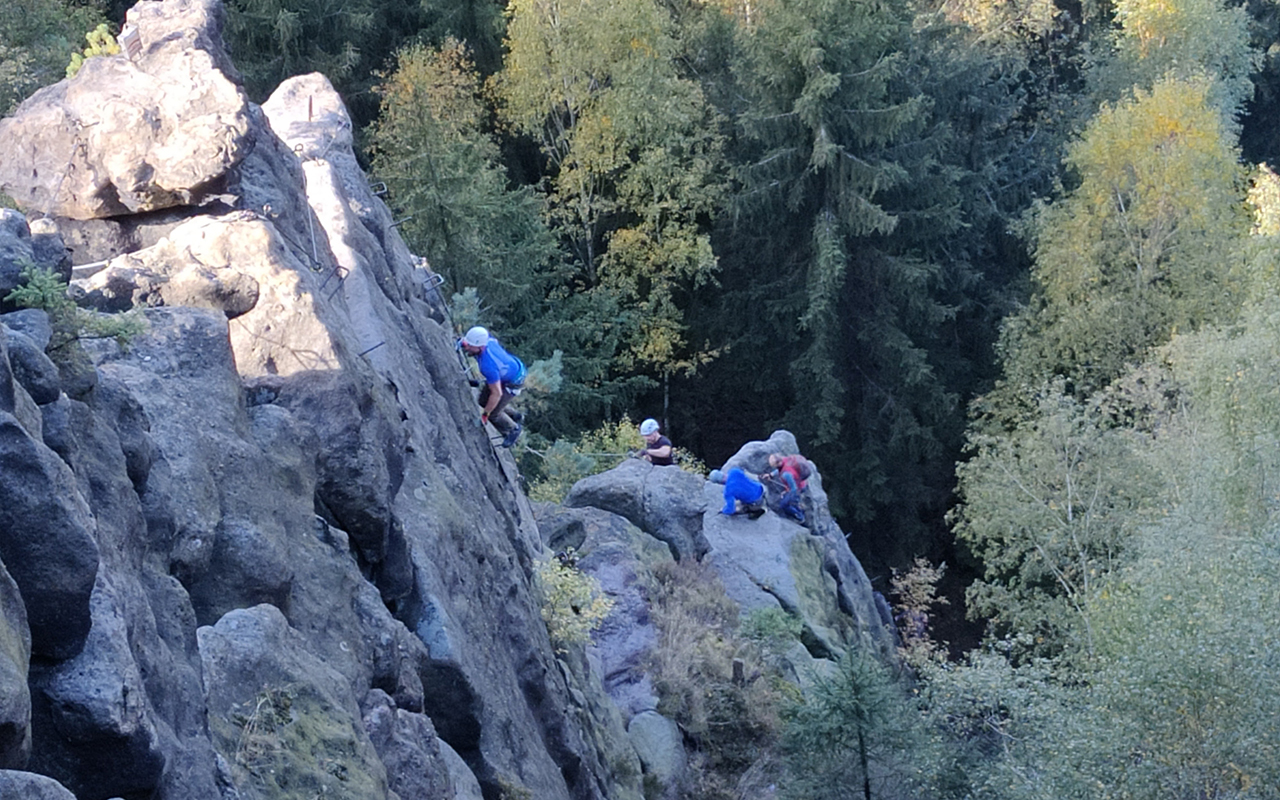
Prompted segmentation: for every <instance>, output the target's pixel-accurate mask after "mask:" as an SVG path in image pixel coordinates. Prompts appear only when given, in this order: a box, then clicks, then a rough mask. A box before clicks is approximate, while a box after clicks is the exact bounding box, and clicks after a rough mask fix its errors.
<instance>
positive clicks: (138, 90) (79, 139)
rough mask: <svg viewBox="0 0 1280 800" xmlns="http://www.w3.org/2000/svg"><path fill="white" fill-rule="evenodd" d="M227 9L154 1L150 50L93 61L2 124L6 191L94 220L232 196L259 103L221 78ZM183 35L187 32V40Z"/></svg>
mask: <svg viewBox="0 0 1280 800" xmlns="http://www.w3.org/2000/svg"><path fill="white" fill-rule="evenodd" d="M221 13H222V6H221V3H219V2H216V0H183V2H178V1H177V0H168V1H167V2H164V3H159V2H144V3H141V4H139V5H138V6H136V7H135V8H134V9H133V10H132V11H131V12H130V13H129V15H128V17H127V19H128V20H129V21H133V22H135V25H136V26H137V27H138V29H139V31H140V33H141V36H142V44H143V48H144V52H143V54H142V55H141V56H140V57H139V58H137V59H136V60H131V59H130V58H129V57H128V56H127V55H125V54H120V55H116V56H100V57H96V58H90V59H87V60H86V61H85V62H84V65H83V66H82V67H81V68H80V71H79V73H78V74H77V75H76V76H75V77H74V78H69V79H65V80H62V81H60V82H58V83H56V84H54V85H53V86H48V87H46V88H44V89H41V90H40V91H38V92H36V93H35V94H34V95H32V96H31V97H29V98H28V99H27V100H26V101H25V102H24V103H22V105H20V106H19V107H18V109H17V110H16V111H15V112H14V114H13V115H12V116H10V117H8V118H6V119H4V120H0V149H2V150H3V151H4V152H6V153H8V154H9V157H7V158H5V159H4V160H3V161H0V190H3V191H4V192H5V193H6V194H8V195H9V196H10V197H12V198H14V200H16V201H17V202H18V203H19V204H20V205H21V206H22V207H23V208H26V209H28V210H31V211H38V212H40V213H43V214H46V215H52V216H60V217H71V218H75V219H91V218H96V217H111V216H117V215H120V214H127V213H137V212H141V211H149V210H154V209H159V208H167V207H171V206H179V205H199V204H201V203H202V202H205V201H206V200H208V199H210V198H211V197H213V196H216V195H220V193H221V191H222V187H223V184H224V183H225V179H226V176H227V173H228V172H229V170H230V169H231V168H232V167H233V166H235V165H236V164H237V163H238V162H239V161H240V160H242V159H243V158H244V156H245V154H246V152H247V151H248V150H249V149H250V148H251V146H252V140H251V138H250V137H249V130H250V127H249V117H248V113H247V107H248V102H247V100H246V98H245V96H244V93H243V91H242V90H241V89H240V87H239V86H238V85H236V83H234V82H233V81H232V80H231V79H229V78H228V76H227V74H226V73H225V72H224V71H223V70H222V69H220V67H222V66H223V65H224V64H225V62H226V57H225V55H224V54H223V51H222V46H221V41H220V22H219V21H220V19H221ZM174 33H176V34H177V35H176V36H175V35H174Z"/></svg>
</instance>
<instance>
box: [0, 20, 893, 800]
mask: <svg viewBox="0 0 1280 800" xmlns="http://www.w3.org/2000/svg"><path fill="white" fill-rule="evenodd" d="M220 13H221V11H220V6H219V5H218V3H217V2H216V0H163V2H150V1H149V2H143V3H140V4H139V5H138V6H136V7H135V8H133V9H132V10H131V11H130V12H129V16H128V19H129V21H130V22H131V23H132V24H134V25H135V26H136V27H137V29H138V30H139V32H140V34H141V41H142V50H141V52H140V53H139V54H136V55H135V56H133V57H130V56H129V55H128V54H121V55H119V56H105V57H96V58H91V59H89V60H88V61H87V62H86V64H85V66H84V67H83V68H82V69H81V71H80V73H79V75H77V76H76V77H75V78H72V79H69V80H66V81H63V82H61V83H59V84H57V85H55V86H53V87H49V88H48V89H46V90H42V92H40V93H38V94H37V95H36V96H34V97H33V98H32V99H31V100H29V101H28V102H27V103H25V104H23V105H22V106H21V107H20V108H19V109H18V110H17V111H16V112H15V114H14V116H12V117H10V118H9V119H6V120H4V121H3V122H0V147H3V148H4V149H5V152H6V153H11V154H14V156H13V158H11V159H9V158H7V159H6V160H5V161H4V166H3V168H0V189H3V191H4V192H5V193H7V194H9V195H11V196H12V197H13V198H14V199H15V200H16V201H17V202H18V203H19V204H20V205H21V206H22V210H23V211H24V212H25V214H26V216H25V217H23V216H22V215H19V214H15V213H13V212H0V290H3V293H4V294H7V293H8V291H9V290H10V289H12V288H13V287H14V286H16V285H18V281H19V274H20V271H21V267H22V266H25V265H28V264H31V263H34V264H36V265H40V266H46V267H49V268H52V269H55V270H60V271H61V272H62V273H63V274H66V273H67V272H68V271H69V270H68V266H69V262H70V263H74V265H75V266H74V269H73V270H70V271H71V274H72V276H73V278H74V281H73V284H74V286H73V290H74V291H73V294H74V296H75V297H76V298H77V299H78V300H79V301H80V302H81V304H82V305H85V306H89V307H95V308H98V309H100V310H103V311H110V312H112V313H116V312H120V311H124V310H126V309H136V311H135V312H134V313H136V314H137V315H138V316H140V317H141V318H142V319H143V321H144V322H145V329H144V331H143V332H142V333H140V334H137V335H134V336H133V337H132V338H131V339H130V340H129V341H128V342H127V343H126V344H123V345H122V344H121V343H119V342H117V341H115V340H113V339H110V338H107V339H100V340H91V339H87V338H82V339H80V340H79V341H72V342H71V343H70V344H64V343H63V342H64V341H65V340H66V339H67V338H68V337H69V336H72V335H74V334H75V330H73V328H74V326H75V324H76V323H75V322H74V320H69V319H68V318H67V317H66V316H65V315H63V316H59V315H58V314H56V313H55V314H53V315H46V313H45V312H43V311H39V310H16V309H14V308H12V307H11V306H6V307H4V308H3V309H0V311H4V312H6V313H3V314H0V565H2V566H0V795H2V796H6V797H7V796H8V793H10V792H17V794H16V795H15V796H23V797H50V798H53V797H59V798H64V797H67V796H68V795H67V792H68V791H69V792H71V793H73V794H74V796H75V797H76V798H79V800H108V799H109V798H114V797H129V798H132V797H150V798H156V800H231V798H242V799H244V798H257V797H263V798H265V797H297V798H307V799H308V800H309V799H310V798H313V797H316V796H321V797H348V798H353V799H354V798H359V800H392V798H399V800H409V798H415V799H418V798H420V799H421V800H435V799H436V798H439V799H440V800H446V799H448V800H453V799H454V798H466V799H467V800H475V798H480V797H483V798H487V799H488V800H495V798H498V797H500V796H507V797H515V796H530V797H534V798H538V800H562V799H563V800H570V799H572V800H597V799H599V800H603V799H604V798H608V799H609V800H640V798H641V797H642V796H643V786H644V781H645V778H646V776H648V777H650V778H651V779H654V780H658V781H659V782H660V783H663V784H664V785H667V786H671V785H674V784H675V783H676V782H677V781H678V780H679V777H678V776H679V773H680V771H681V770H683V769H684V762H683V761H682V758H683V753H682V752H681V742H680V732H679V730H678V728H676V727H675V726H674V725H673V724H672V723H671V721H670V720H667V719H666V718H664V717H662V716H661V715H660V714H658V713H657V696H656V693H655V689H654V688H653V686H652V685H651V683H650V682H649V681H648V680H647V678H646V674H645V666H644V654H645V653H646V650H647V648H651V647H652V646H653V642H654V639H653V635H652V628H651V626H649V625H648V622H647V618H646V602H647V599H646V598H645V596H644V595H643V593H642V592H639V591H638V589H637V583H636V580H635V578H636V577H637V576H638V575H640V574H641V573H643V572H644V570H646V569H649V568H651V566H652V565H653V564H654V563H657V562H658V561H661V560H670V559H672V558H673V557H679V558H699V557H700V558H703V559H704V560H708V563H711V564H713V565H714V566H715V569H716V570H717V572H718V574H719V575H720V576H721V579H722V580H723V582H724V583H725V586H726V588H727V589H728V590H729V593H730V596H731V597H733V599H734V600H735V601H736V602H738V603H739V604H740V605H741V607H742V608H743V609H744V611H749V610H750V609H751V608H755V607H759V606H766V605H770V604H772V605H775V606H777V607H780V608H784V609H786V610H787V611H788V612H791V613H794V614H797V615H799V616H800V617H802V618H803V620H804V622H805V626H806V627H805V630H806V639H805V643H806V646H807V648H808V649H807V650H806V652H805V654H804V657H805V658H818V659H821V658H823V657H825V656H826V655H830V654H831V653H832V652H834V651H835V650H837V649H839V648H840V647H845V646H853V645H854V644H859V645H861V644H865V643H868V642H869V643H870V646H875V647H885V646H886V645H885V639H884V636H885V634H884V633H883V631H882V630H881V629H880V628H879V627H878V624H879V623H878V622H877V620H876V619H875V618H874V612H873V606H871V605H868V599H867V598H868V597H869V596H870V595H869V589H867V587H866V585H865V583H866V581H865V576H862V575H861V570H860V568H858V567H857V562H856V560H853V558H852V555H850V554H849V553H848V550H847V547H845V546H844V544H843V540H842V538H841V537H840V535H839V532H838V530H837V529H835V528H834V525H833V524H831V523H830V519H829V516H827V515H825V505H824V504H823V505H821V507H820V508H821V511H820V512H819V513H818V514H817V516H816V519H817V520H818V521H819V523H820V524H821V525H822V526H823V527H820V528H817V529H815V530H817V532H818V535H814V533H813V532H811V531H809V530H807V529H804V528H801V527H799V526H796V525H794V524H792V523H788V522H784V521H782V520H780V519H774V518H766V519H764V520H760V521H759V523H758V524H759V526H760V527H759V528H757V529H755V530H754V533H755V534H756V536H755V539H754V540H753V542H752V543H751V544H749V545H747V544H746V543H745V542H743V541H739V539H738V538H736V537H740V536H742V535H743V531H744V530H745V529H741V530H740V526H742V525H745V524H746V523H744V522H742V521H740V520H736V519H734V520H721V519H719V518H717V517H715V515H714V509H711V510H708V502H709V501H710V499H712V497H713V495H714V493H715V491H716V490H715V487H712V486H709V485H707V484H706V483H705V482H704V481H703V480H702V479H701V478H699V477H698V476H695V475H692V474H690V473H685V472H681V471H680V470H676V469H665V468H664V469H662V470H655V468H652V467H650V466H648V465H647V464H640V463H638V462H635V463H629V464H627V465H624V467H622V468H619V469H618V470H615V471H614V472H613V473H612V474H611V475H605V476H598V477H597V478H594V479H592V481H590V482H587V483H584V484H583V485H581V486H579V487H578V488H577V489H575V492H574V496H573V505H577V506H580V507H579V508H573V509H558V510H557V512H556V513H559V514H562V515H564V516H563V517H562V518H561V521H559V522H558V521H554V520H553V517H554V514H552V515H551V516H544V519H545V520H546V522H545V525H544V528H543V530H541V531H540V529H539V525H538V523H537V522H536V521H535V518H534V515H533V511H532V509H531V507H530V504H529V502H528V500H527V499H526V498H525V496H524V494H523V491H522V489H521V484H520V481H519V476H518V474H517V471H516V465H515V463H514V462H513V460H512V459H511V457H510V454H509V453H508V452H506V451H501V450H495V449H494V447H493V445H492V444H491V442H490V439H489V435H488V432H487V431H486V429H485V428H483V427H482V426H481V424H480V420H479V414H478V411H477V408H476V405H475V398H474V395H473V390H472V389H471V387H470V386H469V385H468V383H467V382H466V380H465V379H464V378H463V377H462V376H461V375H460V373H459V370H458V365H457V361H456V359H455V356H454V351H453V340H454V336H455V335H456V333H455V331H454V330H453V326H452V324H451V322H450V320H449V318H448V310H447V309H446V308H445V307H444V306H443V305H442V303H441V301H440V299H439V297H438V296H437V295H435V294H434V293H432V292H429V291H427V290H426V289H425V286H424V283H425V281H426V280H427V279H428V278H429V277H430V273H429V270H428V269H427V268H426V265H425V264H424V263H423V262H422V261H421V260H420V259H417V258H416V257H415V256H413V254H411V253H410V252H409V250H408V249H407V248H406V247H405V245H404V243H403V242H402V241H401V239H400V237H399V235H398V233H397V231H396V229H395V226H394V224H393V219H392V216H391V214H390V212H389V211H388V209H387V207H386V206H385V205H384V204H383V202H382V201H381V200H380V199H379V198H378V197H376V196H374V194H373V193H372V192H371V191H370V189H369V186H368V183H367V180H366V178H365V176H364V174H363V173H362V172H361V171H360V169H359V166H358V164H357V163H356V160H355V156H354V153H353V152H352V149H351V147H352V136H351V123H350V120H349V118H348V117H347V115H346V111H345V109H344V108H343V105H342V103H341V101H340V99H339V98H338V96H337V94H336V93H335V92H334V91H333V89H332V87H331V86H330V85H329V84H328V82H327V81H326V80H325V79H324V78H323V77H321V76H318V75H310V76H301V77H299V78H295V79H292V80H290V81H288V82H286V83H285V84H284V85H282V86H281V87H280V88H279V89H278V90H277V92H276V93H275V94H274V95H273V96H272V98H271V99H270V100H269V101H268V102H267V103H265V104H264V105H263V106H262V107H258V106H255V105H253V104H251V103H249V102H247V100H246V99H245V97H244V94H243V92H242V91H241V89H240V87H239V83H238V81H239V78H238V76H237V75H236V73H235V71H234V69H233V68H232V67H231V64H230V62H229V61H228V59H227V57H226V54H225V52H223V50H222V46H221V34H220V31H219V25H220ZM6 281H7V282H8V283H6ZM757 444H758V446H756V445H753V446H752V447H755V449H752V450H744V454H745V455H742V456H741V457H743V458H751V459H756V458H758V457H759V456H760V454H761V453H763V452H764V450H761V449H760V448H778V447H785V446H788V442H786V441H775V440H770V442H767V443H757ZM789 446H791V447H793V446H794V442H790V443H789ZM819 490H820V487H819ZM815 496H818V497H820V495H815ZM565 520H567V521H565ZM562 523H563V524H562ZM566 542H570V543H573V544H574V546H576V547H579V549H581V550H582V552H583V553H584V560H583V566H584V569H587V570H588V571H590V572H591V573H593V574H595V575H597V576H598V577H599V578H600V580H601V581H602V583H603V584H604V586H605V589H606V591H608V592H609V593H611V594H612V595H613V596H614V597H615V599H616V600H617V603H616V605H615V615H614V616H613V617H611V618H610V619H609V620H608V621H606V625H605V627H604V629H603V630H602V631H600V632H599V633H598V634H597V644H596V645H595V646H593V647H592V648H591V649H590V650H589V651H588V652H587V653H585V654H584V653H575V654H565V653H562V652H557V650H556V648H555V647H554V646H553V645H552V643H551V641H550V639H549V636H548V634H547V630H546V626H545V624H544V622H543V619H542V616H541V609H540V601H539V596H538V592H537V589H536V585H535V573H536V569H537V561H538V559H539V558H542V557H543V556H544V554H545V553H546V552H548V546H550V547H552V548H560V547H563V546H565V543H566ZM770 553H773V556H772V557H776V558H780V559H781V561H778V562H777V563H769V559H770V557H771V555H770ZM877 631H880V632H879V633H877ZM15 787H16V788H15Z"/></svg>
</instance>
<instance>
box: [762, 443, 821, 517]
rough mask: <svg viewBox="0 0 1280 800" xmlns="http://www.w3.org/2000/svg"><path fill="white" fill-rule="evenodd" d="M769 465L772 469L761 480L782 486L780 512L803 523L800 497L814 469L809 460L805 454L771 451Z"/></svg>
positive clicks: (779, 502) (779, 501)
mask: <svg viewBox="0 0 1280 800" xmlns="http://www.w3.org/2000/svg"><path fill="white" fill-rule="evenodd" d="M769 466H770V467H771V470H770V471H769V472H766V473H764V474H763V475H761V476H760V480H761V481H773V482H774V483H775V484H776V485H779V486H781V487H782V497H781V498H779V500H778V512H779V513H781V514H785V515H787V516H789V517H791V518H792V519H794V520H795V521H796V522H799V523H802V524H803V523H804V511H803V510H802V509H801V508H800V499H801V494H802V493H803V492H804V488H805V485H806V481H807V480H808V478H809V475H810V473H811V471H812V468H811V467H810V466H809V461H808V460H807V459H806V458H804V456H798V455H795V456H784V455H780V454H778V453H770V454H769Z"/></svg>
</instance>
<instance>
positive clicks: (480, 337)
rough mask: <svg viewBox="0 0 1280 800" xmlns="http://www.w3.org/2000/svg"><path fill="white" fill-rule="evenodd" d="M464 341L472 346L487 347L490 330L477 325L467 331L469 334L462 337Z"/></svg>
mask: <svg viewBox="0 0 1280 800" xmlns="http://www.w3.org/2000/svg"><path fill="white" fill-rule="evenodd" d="M462 341H464V342H466V343H467V344H469V345H471V346H472V347H485V346H487V345H488V344H489V332H488V331H487V330H485V329H484V328H482V327H480V326H479V325H477V326H475V327H474V328H472V329H471V330H469V331H467V335H466V336H463V337H462Z"/></svg>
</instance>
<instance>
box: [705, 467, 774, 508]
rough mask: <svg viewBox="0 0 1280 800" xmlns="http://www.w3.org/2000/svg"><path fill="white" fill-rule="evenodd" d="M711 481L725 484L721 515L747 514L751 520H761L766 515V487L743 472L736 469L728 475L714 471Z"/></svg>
mask: <svg viewBox="0 0 1280 800" xmlns="http://www.w3.org/2000/svg"><path fill="white" fill-rule="evenodd" d="M711 480H712V481H714V482H716V483H723V484H724V508H722V509H720V513H721V514H727V515H729V516H735V515H737V514H746V515H747V517H748V518H750V519H759V518H760V516H761V515H762V514H764V485H763V484H761V483H760V482H759V481H757V480H756V479H755V478H752V477H751V476H750V475H748V474H747V473H746V472H744V471H743V470H741V469H739V468H738V467H734V468H733V469H731V470H729V472H728V473H727V474H726V473H722V472H721V471H720V470H718V469H716V470H712V471H711Z"/></svg>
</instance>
